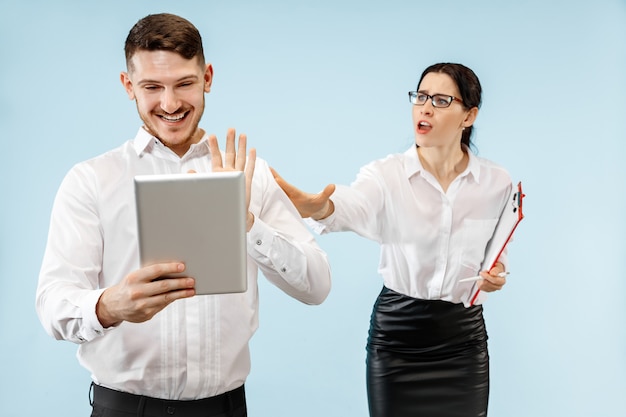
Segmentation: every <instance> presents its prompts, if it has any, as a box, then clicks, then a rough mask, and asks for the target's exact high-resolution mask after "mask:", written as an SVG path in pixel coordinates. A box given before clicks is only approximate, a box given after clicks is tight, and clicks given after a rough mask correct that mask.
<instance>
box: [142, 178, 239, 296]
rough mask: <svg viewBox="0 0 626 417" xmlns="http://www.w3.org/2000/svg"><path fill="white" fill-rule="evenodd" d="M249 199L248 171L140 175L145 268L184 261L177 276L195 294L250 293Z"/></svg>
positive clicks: (143, 264) (143, 260)
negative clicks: (186, 279) (189, 280)
mask: <svg viewBox="0 0 626 417" xmlns="http://www.w3.org/2000/svg"><path fill="white" fill-rule="evenodd" d="M245 198H246V190H245V177H244V174H243V172H216V173H203V174H200V173H196V174H165V175H138V176H136V177H135V199H136V205H137V232H138V237H139V256H140V262H141V265H142V266H146V265H151V264H154V263H158V262H184V263H185V265H186V269H185V271H184V272H183V273H181V274H177V275H173V276H190V277H193V278H195V280H196V294H224V293H235V292H244V291H246V289H247V278H246V257H247V255H246V212H245ZM163 278H167V277H163Z"/></svg>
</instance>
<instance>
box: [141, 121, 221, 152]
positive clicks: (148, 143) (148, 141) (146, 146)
mask: <svg viewBox="0 0 626 417" xmlns="http://www.w3.org/2000/svg"><path fill="white" fill-rule="evenodd" d="M160 143H161V142H160V141H159V140H158V139H157V138H156V137H155V136H153V135H151V134H150V133H148V131H147V130H146V129H144V128H143V127H140V128H139V131H138V132H137V134H136V135H135V140H134V143H133V147H134V148H135V152H137V156H140V155H141V154H142V153H144V152H150V150H151V149H152V148H153V147H154V146H158V145H159V144H160ZM164 147H165V146H164ZM197 147H201V148H202V149H204V148H206V152H208V149H209V144H208V135H207V134H206V133H205V134H204V136H202V139H200V141H199V142H198V143H194V144H193V145H191V147H190V148H189V150H190V151H192V152H193V151H194V150H195V149H194V148H197ZM170 152H171V151H170ZM172 153H173V152H172ZM189 153H190V152H188V154H189Z"/></svg>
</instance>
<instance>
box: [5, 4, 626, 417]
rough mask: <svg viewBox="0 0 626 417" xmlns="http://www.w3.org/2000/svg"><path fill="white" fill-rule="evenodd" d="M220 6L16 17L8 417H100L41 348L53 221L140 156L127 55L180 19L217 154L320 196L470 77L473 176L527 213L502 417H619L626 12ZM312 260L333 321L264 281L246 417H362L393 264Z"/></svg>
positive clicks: (9, 51) (492, 306) (500, 353)
mask: <svg viewBox="0 0 626 417" xmlns="http://www.w3.org/2000/svg"><path fill="white" fill-rule="evenodd" d="M219 3H220V4H218V2H217V1H204V2H200V1H179V2H171V1H170V2H164V1H133V2H128V1H121V0H111V1H107V2H86V1H72V0H66V1H63V2H51V1H34V0H24V1H20V2H14V1H7V0H0V6H1V7H0V10H2V12H1V14H0V39H1V42H0V62H1V65H0V129H1V133H0V140H1V141H2V147H1V148H0V149H2V153H1V155H2V156H1V158H2V164H1V165H0V190H1V191H2V204H0V232H1V234H0V236H1V237H0V370H1V371H2V373H1V374H0V388H1V389H0V404H2V409H1V410H0V414H2V415H3V416H7V417H12V416H35V415H47V416H51V417H55V416H59V417H61V416H63V417H66V416H86V415H88V413H89V406H88V403H87V390H88V384H89V375H88V374H87V372H86V371H84V370H83V369H82V368H81V367H80V366H79V365H78V363H77V361H76V359H75V356H74V353H75V350H76V346H74V345H72V344H70V343H67V342H57V341H55V340H53V339H52V338H50V337H49V336H48V335H46V334H45V332H44V331H43V330H42V327H41V326H40V324H39V322H38V320H37V317H36V314H35V310H34V296H35V288H36V283H37V275H38V271H39V264H40V261H41V257H42V254H43V250H44V245H45V240H46V235H47V227H48V216H49V213H50V208H51V205H52V200H53V198H54V194H55V192H56V189H57V187H58V185H59V183H60V181H61V179H62V177H63V175H64V174H65V172H66V171H67V170H68V169H69V168H70V167H71V166H72V165H73V164H74V163H76V162H78V161H81V160H83V159H86V158H89V157H91V156H94V155H97V154H99V153H101V152H104V151H105V150H108V149H110V148H113V147H115V146H117V145H119V144H120V143H122V142H123V141H125V140H126V139H128V138H130V137H132V136H133V135H134V133H135V131H136V129H137V128H138V126H139V118H138V117H137V115H136V111H135V107H134V103H133V102H131V101H129V100H128V99H127V97H126V95H125V93H124V91H123V89H122V87H121V85H120V83H119V72H120V71H121V70H123V69H124V60H123V50H122V49H123V42H124V39H125V37H126V34H127V33H128V30H129V29H130V27H131V26H132V25H133V24H134V23H135V22H136V21H137V20H138V19H139V18H141V17H143V16H144V15H146V14H149V13H154V12H162V11H168V12H173V13H178V14H181V15H182V16H185V17H187V18H189V19H190V20H191V21H193V22H194V23H195V24H196V25H197V26H198V27H199V29H200V31H201V33H202V34H203V36H204V38H205V48H206V52H207V58H208V60H209V61H211V62H212V63H213V65H214V68H215V79H214V84H213V89H212V92H211V93H210V94H209V95H208V96H207V110H206V113H205V117H204V119H203V122H202V125H203V126H204V127H205V128H206V130H207V131H209V132H212V133H217V134H219V136H220V137H221V138H222V141H223V137H224V132H225V131H226V129H227V128H228V127H230V126H234V127H236V128H237V129H238V130H239V131H242V132H245V133H247V134H248V138H249V141H250V143H251V144H252V146H255V147H256V148H257V150H258V153H259V156H261V157H262V158H264V159H267V160H268V161H270V163H271V164H272V165H273V166H274V167H275V168H276V169H277V170H278V171H279V172H280V173H281V174H283V176H284V177H286V178H287V179H288V180H289V181H291V182H293V183H294V184H296V185H298V186H300V187H301V188H304V189H306V190H310V191H317V190H319V189H321V188H322V187H323V186H325V185H326V184H327V183H329V182H337V183H349V182H350V181H351V180H352V179H353V178H354V176H355V174H356V172H357V171H358V168H359V167H360V166H361V165H363V164H365V163H367V162H369V161H370V160H373V159H375V158H379V157H383V156H385V155H386V154H388V153H391V152H397V151H402V150H404V149H405V148H406V147H408V146H409V144H410V143H411V141H412V126H411V117H410V111H411V109H410V105H409V103H408V100H407V98H406V92H407V91H408V90H410V89H413V88H414V87H415V85H416V83H417V80H418V77H419V74H420V73H421V71H422V70H423V68H425V67H426V66H427V65H429V64H431V63H434V62H438V61H455V62H462V63H464V64H466V65H468V66H469V67H471V68H473V69H474V70H475V71H476V73H477V74H478V76H479V77H480V79H481V81H482V83H483V87H484V91H485V93H484V105H483V108H482V110H481V113H480V115H479V118H478V121H477V123H476V137H475V140H476V143H477V145H478V149H479V154H480V155H481V156H484V157H486V158H489V159H492V160H495V161H497V162H499V163H501V164H503V165H505V166H506V167H508V168H509V170H510V172H511V174H512V176H513V177H514V178H515V179H516V180H523V182H524V187H525V191H526V194H527V200H526V206H525V211H526V220H524V222H523V223H522V225H520V228H519V229H518V232H517V233H516V236H515V241H514V242H513V243H512V244H511V247H510V258H511V270H512V274H511V275H510V278H509V283H508V284H507V286H506V287H505V290H504V291H502V292H500V293H497V294H495V295H492V296H491V297H490V299H489V301H488V303H487V304H486V306H485V309H486V319H487V326H488V331H489V335H490V340H489V343H490V351H491V360H492V362H491V367H492V368H491V369H492V391H491V400H490V415H492V416H507V417H527V416H533V417H539V416H557V415H558V416H569V417H574V416H616V415H623V413H624V409H623V408H624V407H623V400H622V399H621V398H622V396H623V393H624V392H626V326H625V320H624V317H625V313H626V302H625V301H624V295H625V294H626V288H625V284H624V282H625V278H626V261H625V259H626V256H624V255H625V253H626V239H625V238H624V236H625V235H626V221H625V220H624V218H625V216H624V213H626V197H625V193H626V180H625V177H626V164H624V156H625V155H626V152H625V151H626V145H625V143H626V137H625V134H624V129H625V123H624V120H625V116H624V115H625V114H626V104H625V103H626V101H625V100H626V77H625V76H624V74H626V3H625V2H624V1H623V0H606V1H602V0H601V1H596V2H589V1H577V0H570V1H565V0H563V1H552V2H547V1H544V0H529V1H518V2H495V1H493V2H491V1H481V0H475V1H472V2H468V1H461V0H448V1H438V2H436V1H430V2H425V1H422V2H420V1H417V0H414V1H396V0H389V1H386V2H373V1H372V2H368V1H363V0H361V1H343V2H340V1H330V0H316V1H308V2H299V5H295V4H296V2H293V1H283V2H281V1H263V2H257V1H252V0H251V1H230V2H219ZM221 3H223V5H222V4H221ZM172 5H174V6H172ZM318 241H319V242H320V244H321V245H322V247H323V248H325V249H326V250H327V252H328V254H329V257H330V260H331V262H332V267H333V272H334V282H333V290H332V292H331V295H330V296H329V298H328V300H327V302H326V303H324V304H323V305H321V306H318V307H308V306H304V305H300V304H298V303H297V302H296V301H294V300H291V299H289V298H288V297H286V296H284V295H283V294H282V293H280V292H279V291H278V290H277V289H275V288H273V287H272V286H271V285H269V284H267V282H266V281H265V280H264V279H263V278H262V277H261V281H262V283H261V289H260V291H261V316H260V318H261V328H260V330H259V332H258V333H257V335H256V336H255V338H254V339H253V342H252V354H253V369H252V374H251V376H250V379H249V381H248V395H249V403H250V415H251V416H261V417H263V416H270V415H271V416H277V417H280V416H291V415H294V414H295V415H298V416H300V417H313V416H328V417H334V416H342V417H352V416H355V417H356V416H364V415H366V410H367V408H366V398H365V388H364V369H365V368H364V358H365V348H364V346H365V339H366V333H367V327H368V320H369V314H370V309H371V305H372V302H373V300H374V298H375V296H376V295H377V293H378V291H379V289H380V286H381V280H380V277H379V276H378V275H377V273H376V266H377V259H378V248H377V246H376V245H375V244H373V243H371V242H368V241H364V240H363V239H361V238H359V237H357V236H356V235H352V234H335V235H330V236H323V237H320V238H319V239H318ZM55 410H58V411H55Z"/></svg>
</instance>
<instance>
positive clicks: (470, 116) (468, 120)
mask: <svg viewBox="0 0 626 417" xmlns="http://www.w3.org/2000/svg"><path fill="white" fill-rule="evenodd" d="M476 117H478V107H472V108H471V109H469V111H468V112H467V114H466V115H465V120H463V127H464V128H465V127H470V126H471V125H473V124H474V121H475V120H476Z"/></svg>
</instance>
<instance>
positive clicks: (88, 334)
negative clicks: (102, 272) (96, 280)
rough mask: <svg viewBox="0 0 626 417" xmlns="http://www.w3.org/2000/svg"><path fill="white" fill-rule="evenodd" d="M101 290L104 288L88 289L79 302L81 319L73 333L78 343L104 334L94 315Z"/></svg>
mask: <svg viewBox="0 0 626 417" xmlns="http://www.w3.org/2000/svg"><path fill="white" fill-rule="evenodd" d="M103 292H104V289H100V290H96V291H89V292H88V294H87V295H86V296H85V298H83V300H82V301H81V303H80V311H81V313H82V316H83V320H82V325H81V326H80V329H79V331H78V333H77V334H76V335H75V337H76V339H77V340H78V341H79V342H80V343H83V342H88V341H90V340H93V339H95V338H97V337H100V336H102V335H104V327H102V324H100V320H98V316H97V315H96V304H98V300H99V299H100V296H101V295H102V293H103Z"/></svg>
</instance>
